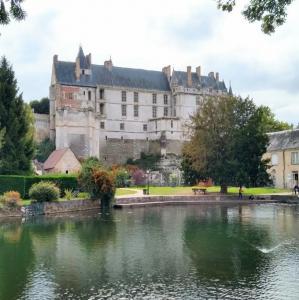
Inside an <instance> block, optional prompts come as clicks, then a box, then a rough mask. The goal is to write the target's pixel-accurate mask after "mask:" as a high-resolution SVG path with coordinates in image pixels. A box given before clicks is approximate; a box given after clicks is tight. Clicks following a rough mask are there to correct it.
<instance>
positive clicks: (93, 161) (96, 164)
mask: <svg viewBox="0 0 299 300" xmlns="http://www.w3.org/2000/svg"><path fill="white" fill-rule="evenodd" d="M100 168H101V163H100V161H99V160H98V158H96V157H90V158H88V159H86V160H85V161H84V162H83V163H82V168H81V171H80V174H79V177H78V181H79V185H80V187H81V188H82V189H83V190H84V191H85V192H88V193H89V194H90V195H91V197H94V196H93V190H94V181H93V176H92V174H93V170H94V169H100Z"/></svg>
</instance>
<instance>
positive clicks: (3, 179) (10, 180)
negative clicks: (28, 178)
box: [0, 175, 25, 198]
mask: <svg viewBox="0 0 299 300" xmlns="http://www.w3.org/2000/svg"><path fill="white" fill-rule="evenodd" d="M12 190H13V191H17V192H19V193H20V194H21V197H22V198H24V197H25V176H14V175H0V194H4V193H5V192H8V191H12Z"/></svg>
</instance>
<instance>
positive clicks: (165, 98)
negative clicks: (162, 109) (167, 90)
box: [164, 95, 168, 105]
mask: <svg viewBox="0 0 299 300" xmlns="http://www.w3.org/2000/svg"><path fill="white" fill-rule="evenodd" d="M164 104H165V105H167V104H168V95H164Z"/></svg>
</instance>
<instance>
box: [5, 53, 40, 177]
mask: <svg viewBox="0 0 299 300" xmlns="http://www.w3.org/2000/svg"><path fill="white" fill-rule="evenodd" d="M0 124H1V126H2V128H5V134H4V137H3V142H4V145H3V147H2V149H1V152H0V161H1V166H0V174H26V173H30V172H31V160H32V158H33V155H34V149H35V147H34V141H33V135H34V124H33V116H32V112H31V109H30V108H29V106H28V105H25V104H24V102H23V99H22V95H19V94H18V88H17V81H16V79H15V77H14V72H13V70H12V67H11V66H10V65H9V63H8V62H7V60H6V58H5V57H3V58H1V60H0Z"/></svg>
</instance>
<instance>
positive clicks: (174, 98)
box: [173, 96, 176, 106]
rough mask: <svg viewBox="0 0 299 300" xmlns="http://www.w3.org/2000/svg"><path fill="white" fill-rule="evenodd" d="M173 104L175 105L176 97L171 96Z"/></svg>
mask: <svg viewBox="0 0 299 300" xmlns="http://www.w3.org/2000/svg"><path fill="white" fill-rule="evenodd" d="M173 106H176V97H175V96H174V97H173Z"/></svg>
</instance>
